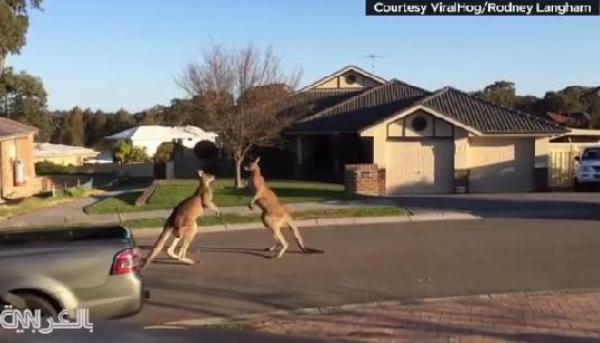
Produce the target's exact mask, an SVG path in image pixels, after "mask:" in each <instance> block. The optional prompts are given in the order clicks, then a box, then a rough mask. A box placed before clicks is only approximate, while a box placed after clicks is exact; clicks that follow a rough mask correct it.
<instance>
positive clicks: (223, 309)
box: [124, 219, 600, 325]
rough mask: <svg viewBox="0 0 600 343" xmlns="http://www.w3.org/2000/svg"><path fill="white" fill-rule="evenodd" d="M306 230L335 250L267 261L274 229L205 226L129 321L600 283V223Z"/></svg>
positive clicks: (158, 269)
mask: <svg viewBox="0 0 600 343" xmlns="http://www.w3.org/2000/svg"><path fill="white" fill-rule="evenodd" d="M302 233H303V234H304V236H305V240H306V242H307V244H308V246H310V247H314V248H319V249H323V250H325V253H324V254H311V255H304V254H300V253H299V252H298V249H297V248H295V247H291V249H290V251H289V253H288V254H286V255H285V256H284V257H283V258H282V259H280V260H276V259H267V258H265V257H264V254H265V253H264V252H263V251H262V248H265V247H267V246H270V244H271V236H270V234H269V232H268V231H266V230H248V231H233V232H223V233H211V234H202V233H200V235H199V236H198V237H197V238H196V241H195V244H194V248H193V251H192V254H191V256H192V257H193V258H195V259H196V260H197V261H198V262H200V263H199V264H197V265H194V266H184V265H179V264H174V263H173V262H172V260H168V259H166V258H164V259H157V260H156V263H154V264H152V265H151V266H149V267H148V268H147V269H146V270H145V278H146V282H147V286H148V288H149V289H150V290H151V292H152V298H151V299H150V300H149V303H148V304H147V305H146V307H145V308H144V309H143V311H142V312H141V313H140V314H138V315H136V316H134V317H130V318H128V319H124V321H125V322H128V323H135V324H142V325H156V324H163V323H166V322H174V321H179V320H186V319H192V318H205V317H213V316H227V315H236V314H245V313H254V312H262V311H270V310H278V309H292V308H298V307H311V306H326V305H338V304H347V303H359V302H370V301H376V300H395V299H403V298H413V297H438V296H449V295H464V294H480V293H488V292H508V291H521V290H542V289H563V288H588V287H600V273H597V270H598V261H600V224H599V223H598V222H597V221H583V220H539V219H527V220H525V219H486V220H479V221H448V222H429V223H427V222H421V223H406V224H386V225H369V226H355V227H331V228H304V229H302ZM287 234H288V237H289V236H290V235H289V233H287ZM289 240H290V242H291V241H292V240H291V237H290V239H289ZM151 243H152V239H140V240H138V244H140V245H142V246H147V245H149V244H151ZM144 253H145V251H144Z"/></svg>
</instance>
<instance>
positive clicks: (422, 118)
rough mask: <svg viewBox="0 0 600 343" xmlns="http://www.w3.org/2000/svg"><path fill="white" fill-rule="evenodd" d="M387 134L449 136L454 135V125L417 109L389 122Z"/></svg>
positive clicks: (396, 135)
mask: <svg viewBox="0 0 600 343" xmlns="http://www.w3.org/2000/svg"><path fill="white" fill-rule="evenodd" d="M387 136H388V138H418V137H436V138H447V137H453V136H454V125H452V124H451V123H449V122H447V121H446V120H444V119H442V118H439V117H436V116H433V115H431V114H430V113H428V112H425V111H424V110H417V111H415V112H413V113H411V114H409V115H407V116H405V117H402V118H400V119H398V120H395V121H393V122H391V123H389V124H387Z"/></svg>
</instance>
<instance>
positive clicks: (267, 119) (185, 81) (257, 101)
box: [177, 45, 301, 188]
mask: <svg viewBox="0 0 600 343" xmlns="http://www.w3.org/2000/svg"><path fill="white" fill-rule="evenodd" d="M300 74H301V73H300V71H299V70H292V71H289V70H286V68H284V67H283V66H282V65H281V61H280V58H279V57H277V56H276V55H275V54H274V53H273V51H272V50H271V49H270V48H267V49H266V50H264V51H260V50H259V49H257V48H256V47H254V46H252V45H248V46H246V47H242V48H233V49H226V48H224V47H222V46H218V45H217V46H213V47H212V48H211V49H209V50H207V51H205V52H204V54H203V58H202V60H201V61H200V62H198V63H190V64H189V65H188V66H187V68H186V69H185V71H184V72H183V74H182V75H181V77H180V78H179V79H178V80H177V83H178V85H179V86H180V87H182V88H183V89H184V90H185V91H187V92H188V94H189V95H190V96H191V97H192V100H193V101H194V102H195V104H196V105H197V107H198V109H199V112H198V113H201V114H202V115H206V118H207V123H209V124H210V127H207V128H208V129H211V130H214V131H216V132H217V133H218V134H219V137H220V139H221V140H222V141H223V144H224V146H225V147H226V149H227V150H228V151H229V152H230V153H231V154H232V156H233V159H234V161H235V175H236V177H235V186H236V187H238V188H240V187H242V180H241V166H242V162H243V160H244V158H245V157H246V154H247V153H248V151H249V150H250V149H251V148H252V147H255V146H274V145H277V144H278V143H280V142H281V140H280V139H281V133H282V131H283V130H284V129H285V128H286V127H287V126H289V125H290V124H292V122H293V120H294V118H293V116H291V115H289V116H288V115H282V113H281V110H282V107H283V106H282V105H283V104H284V103H285V102H286V100H287V99H288V96H289V91H288V90H290V89H294V87H295V86H296V85H297V84H298V80H299V78H300ZM284 90H285V91H284Z"/></svg>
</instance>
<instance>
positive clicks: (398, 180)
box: [385, 139, 454, 194]
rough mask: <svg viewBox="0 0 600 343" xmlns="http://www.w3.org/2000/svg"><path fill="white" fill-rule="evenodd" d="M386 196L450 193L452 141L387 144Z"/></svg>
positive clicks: (451, 185) (451, 187)
mask: <svg viewBox="0 0 600 343" xmlns="http://www.w3.org/2000/svg"><path fill="white" fill-rule="evenodd" d="M386 154H387V155H386V168H385V170H386V189H387V193H388V194H411V193H412V194H417V193H451V192H452V189H453V185H454V142H453V141H452V140H439V139H437V140H422V141H413V142H388V143H387V146H386Z"/></svg>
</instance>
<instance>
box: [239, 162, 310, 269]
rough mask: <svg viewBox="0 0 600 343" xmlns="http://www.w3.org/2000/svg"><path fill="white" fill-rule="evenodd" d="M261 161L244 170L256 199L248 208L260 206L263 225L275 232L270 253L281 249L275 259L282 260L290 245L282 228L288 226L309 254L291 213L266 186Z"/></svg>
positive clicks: (297, 242)
mask: <svg viewBox="0 0 600 343" xmlns="http://www.w3.org/2000/svg"><path fill="white" fill-rule="evenodd" d="M259 161H260V157H259V158H257V159H256V160H255V161H254V162H251V163H250V164H248V165H247V166H245V167H244V170H246V171H249V172H250V173H251V176H250V182H249V186H250V187H251V189H252V190H253V191H254V197H253V198H252V201H250V205H249V206H248V207H249V208H250V209H251V210H252V209H254V204H258V207H260V209H261V210H262V212H263V213H262V221H263V224H264V225H265V227H267V228H269V229H271V231H273V237H274V239H275V244H274V245H273V246H272V247H271V248H269V249H268V251H271V252H274V251H275V250H277V248H278V247H281V249H280V250H279V252H278V253H276V255H275V256H274V257H277V258H281V256H283V254H284V253H285V251H286V250H287V248H288V243H287V242H286V240H285V238H284V237H283V235H282V234H281V227H282V226H288V227H289V228H290V229H292V232H293V233H294V238H295V239H296V244H298V247H299V248H300V250H302V252H304V253H306V252H309V250H310V249H307V248H306V247H305V246H304V240H303V239H302V235H301V234H300V230H298V227H296V225H294V222H293V219H292V216H291V214H290V212H289V211H288V210H287V209H286V208H285V206H284V205H283V204H282V203H281V202H280V201H279V199H278V198H277V195H275V192H273V190H271V189H270V188H269V187H268V186H267V185H266V183H265V179H264V178H263V176H262V174H261V171H260V167H259V165H258V162H259Z"/></svg>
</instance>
